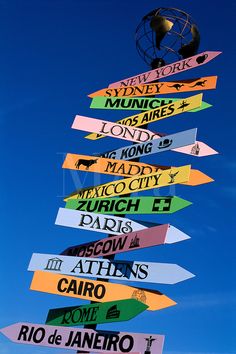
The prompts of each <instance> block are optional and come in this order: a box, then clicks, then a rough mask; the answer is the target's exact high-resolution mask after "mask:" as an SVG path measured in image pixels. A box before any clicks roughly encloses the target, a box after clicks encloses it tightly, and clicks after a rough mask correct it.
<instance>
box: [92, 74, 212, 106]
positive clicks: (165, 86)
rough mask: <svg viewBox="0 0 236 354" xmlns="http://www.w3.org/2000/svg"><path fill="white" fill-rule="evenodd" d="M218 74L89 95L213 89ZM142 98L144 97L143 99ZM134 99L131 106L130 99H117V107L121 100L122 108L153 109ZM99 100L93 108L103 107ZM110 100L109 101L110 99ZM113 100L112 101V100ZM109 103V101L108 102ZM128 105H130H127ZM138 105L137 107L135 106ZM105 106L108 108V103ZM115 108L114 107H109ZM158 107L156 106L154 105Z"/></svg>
mask: <svg viewBox="0 0 236 354" xmlns="http://www.w3.org/2000/svg"><path fill="white" fill-rule="evenodd" d="M216 82H217V76H206V77H200V78H197V79H189V80H180V81H173V82H170V81H168V82H163V81H162V82H155V83H150V84H146V85H145V84H143V85H139V86H125V87H120V88H105V89H102V90H99V91H96V92H94V93H92V94H90V95H88V96H89V97H92V98H97V97H108V98H111V97H115V98H117V97H119V98H120V97H122V98H123V97H139V96H150V95H163V94H167V93H176V92H189V91H190V92H191V91H199V90H201V91H203V90H211V89H215V88H216ZM141 100H142V99H141ZM141 100H140V101H133V102H132V104H131V106H130V104H129V102H128V101H126V102H125V101H123V102H122V101H121V100H118V101H117V100H116V101H115V102H116V107H115V108H117V105H118V104H119V103H118V102H121V108H120V109H127V108H129V109H152V108H150V107H148V106H146V107H145V105H143V103H141V102H142V101H141ZM161 100H165V101H167V100H168V98H160V101H161ZM98 102H102V100H101V101H99V100H96V99H95V101H94V102H92V105H91V106H90V107H91V108H101V107H98V106H97V104H98ZM108 102H109V101H108ZM110 102H112V101H110ZM108 104H109V103H108ZM127 106H128V107H127ZM134 107H136V108H134ZM104 108H108V107H107V106H106V105H105V107H104ZM109 108H113V107H109ZM153 108H156V107H153Z"/></svg>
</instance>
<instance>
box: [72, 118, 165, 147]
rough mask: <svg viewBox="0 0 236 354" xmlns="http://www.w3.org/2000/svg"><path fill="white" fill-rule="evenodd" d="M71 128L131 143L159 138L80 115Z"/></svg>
mask: <svg viewBox="0 0 236 354" xmlns="http://www.w3.org/2000/svg"><path fill="white" fill-rule="evenodd" d="M72 128H73V129H77V130H84V131H86V132H89V133H93V132H94V133H97V134H102V135H105V136H110V137H112V138H119V139H123V140H129V141H133V142H146V141H148V140H152V139H154V138H156V139H157V138H160V136H159V135H158V134H156V133H153V132H151V131H150V130H147V129H142V128H137V127H129V126H126V125H123V124H119V123H114V122H109V121H106V120H101V119H96V118H90V117H85V116H80V115H76V117H75V119H74V122H73V124H72Z"/></svg>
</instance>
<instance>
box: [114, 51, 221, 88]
mask: <svg viewBox="0 0 236 354" xmlns="http://www.w3.org/2000/svg"><path fill="white" fill-rule="evenodd" d="M221 53H222V52H212V51H208V52H203V53H201V54H197V55H194V56H193V57H190V58H187V59H183V60H180V61H177V62H175V63H172V64H168V65H165V66H162V67H161V68H158V69H154V70H150V71H147V72H145V73H142V74H139V75H136V76H132V77H129V78H127V79H124V80H121V81H117V82H114V83H112V84H110V85H109V87H110V88H114V87H123V86H136V85H140V84H143V83H147V82H152V81H155V80H159V79H161V78H162V77H167V76H170V75H174V74H178V73H180V72H183V71H186V70H190V69H193V68H196V67H198V66H200V65H203V64H206V63H208V62H209V61H211V60H212V59H214V58H216V57H217V56H218V55H219V54H221Z"/></svg>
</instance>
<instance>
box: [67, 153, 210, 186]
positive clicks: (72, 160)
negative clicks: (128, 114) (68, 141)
mask: <svg viewBox="0 0 236 354" xmlns="http://www.w3.org/2000/svg"><path fill="white" fill-rule="evenodd" d="M62 167H63V168H68V169H70V170H79V171H86V172H96V173H104V174H109V175H115V176H124V177H132V176H137V175H147V174H151V173H155V172H158V171H162V170H166V169H171V168H173V167H174V166H158V165H157V166H155V165H149V164H146V163H141V162H132V161H125V160H115V159H108V158H103V157H94V156H89V155H77V154H67V155H66V158H65V161H64V163H63V165H62ZM209 182H213V179H212V178H210V177H209V176H207V175H206V174H205V173H203V172H201V171H199V170H195V169H191V171H190V178H189V181H188V182H183V183H181V184H185V185H188V186H197V185H200V184H204V183H209Z"/></svg>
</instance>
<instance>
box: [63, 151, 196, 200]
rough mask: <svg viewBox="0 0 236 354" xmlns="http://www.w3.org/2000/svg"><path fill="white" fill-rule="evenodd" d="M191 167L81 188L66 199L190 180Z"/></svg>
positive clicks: (119, 192) (106, 195)
mask: <svg viewBox="0 0 236 354" xmlns="http://www.w3.org/2000/svg"><path fill="white" fill-rule="evenodd" d="M134 146H135V145H134ZM190 169H191V166H190V165H186V166H180V167H173V168H171V169H169V170H163V171H160V172H156V173H153V174H149V175H141V176H137V177H130V178H125V179H121V180H118V181H113V182H108V183H105V184H101V185H99V186H95V187H91V188H83V189H79V190H77V191H75V192H74V193H72V194H71V195H69V196H68V197H66V198H65V199H64V201H66V202H67V201H68V200H69V199H78V198H80V199H91V198H107V197H115V196H118V195H123V194H127V193H134V192H140V191H144V190H148V189H153V188H159V187H164V186H169V185H173V184H177V183H183V182H188V180H189V176H190Z"/></svg>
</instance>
